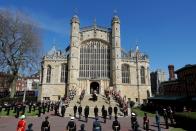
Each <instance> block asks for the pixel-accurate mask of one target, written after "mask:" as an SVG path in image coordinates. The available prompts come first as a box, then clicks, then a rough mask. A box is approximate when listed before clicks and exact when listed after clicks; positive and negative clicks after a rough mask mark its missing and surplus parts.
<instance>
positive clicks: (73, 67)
mask: <svg viewBox="0 0 196 131" xmlns="http://www.w3.org/2000/svg"><path fill="white" fill-rule="evenodd" d="M70 24H71V33H70V55H69V61H68V62H69V68H68V70H69V74H68V87H69V90H70V89H73V88H76V87H77V86H78V81H77V78H78V77H79V73H78V70H79V57H80V53H79V52H80V51H79V48H78V46H79V31H80V21H79V18H78V16H77V15H74V16H73V17H72V19H71V22H70Z"/></svg>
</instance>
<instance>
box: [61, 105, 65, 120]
mask: <svg viewBox="0 0 196 131" xmlns="http://www.w3.org/2000/svg"><path fill="white" fill-rule="evenodd" d="M61 114H62V117H64V116H65V106H64V105H63V106H61Z"/></svg>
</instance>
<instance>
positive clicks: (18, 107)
mask: <svg viewBox="0 0 196 131" xmlns="http://www.w3.org/2000/svg"><path fill="white" fill-rule="evenodd" d="M20 110H21V104H20V103H19V104H18V105H17V107H16V118H18V117H19V113H20Z"/></svg>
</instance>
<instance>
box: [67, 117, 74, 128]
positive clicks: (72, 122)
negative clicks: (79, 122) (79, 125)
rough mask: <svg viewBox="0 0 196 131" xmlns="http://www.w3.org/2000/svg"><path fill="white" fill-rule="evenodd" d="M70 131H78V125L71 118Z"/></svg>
mask: <svg viewBox="0 0 196 131" xmlns="http://www.w3.org/2000/svg"><path fill="white" fill-rule="evenodd" d="M67 130H68V131H76V123H75V121H74V117H71V120H70V121H69V122H68V124H67Z"/></svg>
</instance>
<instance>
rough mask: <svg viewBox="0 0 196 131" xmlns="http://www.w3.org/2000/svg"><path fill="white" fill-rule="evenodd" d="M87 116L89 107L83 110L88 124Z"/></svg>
mask: <svg viewBox="0 0 196 131" xmlns="http://www.w3.org/2000/svg"><path fill="white" fill-rule="evenodd" d="M88 115H89V106H86V107H85V108H84V116H85V120H86V122H88Z"/></svg>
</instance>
